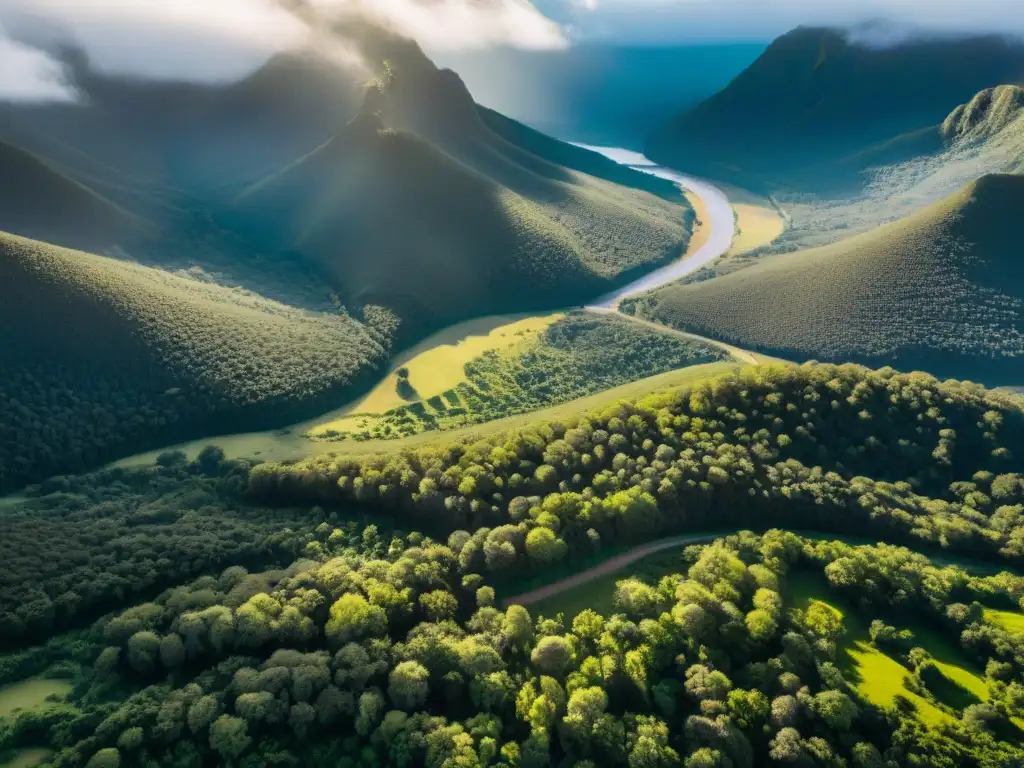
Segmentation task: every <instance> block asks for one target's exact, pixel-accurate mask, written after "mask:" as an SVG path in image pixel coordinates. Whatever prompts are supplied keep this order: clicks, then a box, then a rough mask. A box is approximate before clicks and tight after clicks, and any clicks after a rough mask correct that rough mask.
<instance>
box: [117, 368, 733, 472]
mask: <svg viewBox="0 0 1024 768" xmlns="http://www.w3.org/2000/svg"><path fill="white" fill-rule="evenodd" d="M738 367H739V366H738V364H737V363H733V362H718V363H706V364H704V365H694V366H690V367H688V368H681V369H679V370H675V371H668V372H666V373H660V374H658V375H657V376H650V377H648V378H646V379H641V380H639V381H633V382H630V383H629V384H623V385H622V386H620V387H614V388H612V389H609V390H606V391H604V392H600V393H598V394H596V395H589V396H587V397H581V398H579V399H578V400H573V401H571V402H568V403H562V404H560V405H555V406H552V407H550V408H544V409H541V410H537V411H531V412H530V413H523V414H519V415H516V416H509V417H506V418H504V419H498V420H495V421H491V422H487V423H486V424H477V425H473V426H470V427H464V428H461V429H455V430H451V431H447V432H423V433H421V434H418V435H412V436H411V437H405V438H401V439H398V440H373V441H367V442H363V443H357V442H351V441H345V442H342V443H327V442H323V441H315V440H310V439H309V438H307V437H304V434H305V433H306V432H308V431H309V430H310V429H312V428H313V427H315V426H317V425H318V424H323V423H324V422H325V421H327V420H329V419H331V418H340V417H341V416H343V415H344V413H343V411H344V410H346V409H342V410H341V411H337V412H335V414H332V415H329V416H322V417H319V418H317V419H314V420H312V421H309V422H303V423H300V424H296V425H294V426H292V427H290V428H288V429H283V430H272V431H266V432H249V433H246V434H237V435H222V436H219V437H210V438H204V439H202V440H193V441H190V442H187V443H180V444H178V445H174V446H170V447H168V448H163V449H161V450H158V451H147V452H145V453H139V454H136V455H134V456H130V457H127V458H125V459H122V460H120V461H117V462H115V464H114V465H115V466H121V467H138V466H144V465H147V464H152V463H153V462H154V461H155V460H156V457H157V456H159V455H160V454H161V453H162V452H163V451H167V450H176V451H182V452H183V453H184V454H185V455H186V456H187V457H189V458H190V459H194V458H195V457H196V456H197V455H198V454H199V451H201V450H202V449H203V448H204V447H205V446H207V445H217V446H219V447H220V448H221V449H222V450H223V451H224V453H225V455H226V456H227V457H228V458H250V457H257V458H260V459H264V460H266V461H278V462H281V461H299V460H301V459H307V458H312V457H315V456H320V455H324V454H346V455H352V454H373V453H401V452H402V451H405V450H408V449H410V448H423V447H425V446H428V445H431V444H434V443H449V442H456V441H467V440H472V439H482V438H484V437H486V436H487V435H491V434H494V433H498V432H504V431H507V430H511V429H520V428H522V427H526V426H529V425H530V424H536V423H543V422H547V421H561V420H567V419H572V418H575V417H578V416H581V415H583V414H586V413H588V412H590V411H592V410H595V409H597V408H601V407H602V406H604V405H607V404H609V403H614V402H616V401H617V400H622V399H635V398H638V397H642V396H644V395H649V394H655V393H659V392H668V391H671V390H674V389H678V388H679V387H684V386H690V385H692V384H694V383H696V382H698V381H701V380H703V379H708V378H714V377H716V376H719V375H722V374H726V373H730V372H732V371H735V370H736V369H737V368H738Z"/></svg>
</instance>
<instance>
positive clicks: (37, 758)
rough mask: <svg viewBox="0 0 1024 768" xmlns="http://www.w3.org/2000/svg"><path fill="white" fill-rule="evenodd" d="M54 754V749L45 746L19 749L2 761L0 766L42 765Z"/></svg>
mask: <svg viewBox="0 0 1024 768" xmlns="http://www.w3.org/2000/svg"><path fill="white" fill-rule="evenodd" d="M53 754H54V752H53V750H52V749H46V748H45V747H31V748H29V749H18V750H15V751H14V753H13V754H12V755H11V756H10V757H9V758H8V759H7V760H4V761H3V762H0V768H34V766H37V765H42V764H43V763H44V762H46V760H48V759H49V758H50V757H51V756H52V755H53Z"/></svg>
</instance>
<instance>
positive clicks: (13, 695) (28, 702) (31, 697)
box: [0, 677, 71, 717]
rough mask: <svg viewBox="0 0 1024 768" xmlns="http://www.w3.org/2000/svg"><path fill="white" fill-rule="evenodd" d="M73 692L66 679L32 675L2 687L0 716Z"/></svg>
mask: <svg viewBox="0 0 1024 768" xmlns="http://www.w3.org/2000/svg"><path fill="white" fill-rule="evenodd" d="M70 692H71V684H70V683H68V682H67V681H66V680H51V679H49V678H45V677H30V678H29V679H28V680H21V681H19V682H17V683H11V684H10V685H5V686H3V687H2V688H0V717H6V716H7V715H9V714H11V713H12V712H14V711H16V710H19V709H21V710H26V709H32V708H33V707H38V706H39V705H40V704H43V703H44V702H45V701H46V699H47V698H48V697H50V696H57V697H61V698H62V697H64V696H66V695H67V694H69V693H70Z"/></svg>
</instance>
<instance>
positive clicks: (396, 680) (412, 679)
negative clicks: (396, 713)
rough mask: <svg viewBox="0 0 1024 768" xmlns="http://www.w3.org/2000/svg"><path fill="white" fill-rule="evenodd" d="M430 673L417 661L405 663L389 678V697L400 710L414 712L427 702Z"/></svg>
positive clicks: (394, 670)
mask: <svg viewBox="0 0 1024 768" xmlns="http://www.w3.org/2000/svg"><path fill="white" fill-rule="evenodd" d="M429 679H430V673H429V672H428V671H427V668H426V667H424V666H423V665H422V664H420V663H419V662H416V661H403V662H402V663H400V664H399V665H398V666H396V667H395V668H394V669H393V670H391V675H390V677H389V678H388V696H390V697H391V702H392V704H394V705H395V706H396V707H397V708H398V709H404V710H406V711H412V710H414V709H416V708H417V707H419V706H421V705H422V704H423V703H424V702H425V701H426V700H427V694H428V693H429V690H430V686H429V682H428V681H429Z"/></svg>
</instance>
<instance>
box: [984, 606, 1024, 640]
mask: <svg viewBox="0 0 1024 768" xmlns="http://www.w3.org/2000/svg"><path fill="white" fill-rule="evenodd" d="M985 618H986V619H988V620H989V621H991V622H992V623H993V624H997V625H999V626H1000V627H1002V628H1003V629H1006V630H1009V631H1010V632H1013V633H1014V634H1018V635H1021V636H1024V613H1017V612H1016V611H997V610H993V609H991V608H986V609H985Z"/></svg>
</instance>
